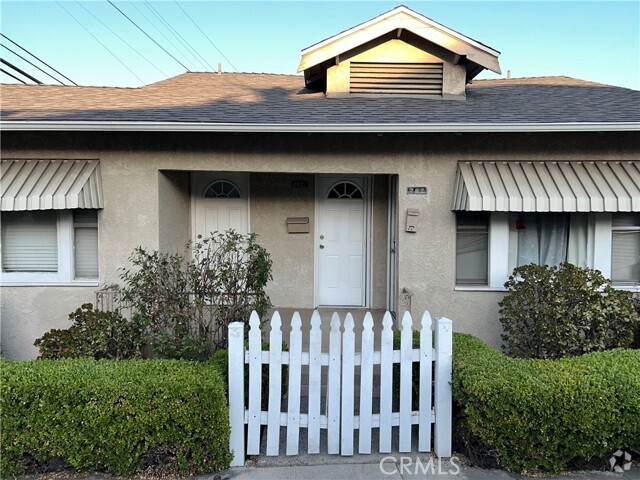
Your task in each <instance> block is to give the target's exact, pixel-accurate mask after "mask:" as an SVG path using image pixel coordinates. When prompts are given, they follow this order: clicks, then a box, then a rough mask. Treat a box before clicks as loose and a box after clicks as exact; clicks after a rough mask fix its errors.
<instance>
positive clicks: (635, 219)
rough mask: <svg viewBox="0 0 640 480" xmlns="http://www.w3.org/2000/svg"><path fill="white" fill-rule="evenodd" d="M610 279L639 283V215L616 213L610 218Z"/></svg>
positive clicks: (616, 281)
mask: <svg viewBox="0 0 640 480" xmlns="http://www.w3.org/2000/svg"><path fill="white" fill-rule="evenodd" d="M611 280H612V281H613V283H615V284H619V285H638V284H640V215H638V214H637V213H616V214H613V216H612V220H611Z"/></svg>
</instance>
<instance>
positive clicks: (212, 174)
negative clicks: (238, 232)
mask: <svg viewBox="0 0 640 480" xmlns="http://www.w3.org/2000/svg"><path fill="white" fill-rule="evenodd" d="M198 174H205V175H208V176H209V179H208V181H207V182H206V185H210V184H211V183H213V182H215V181H216V180H229V181H230V182H233V183H234V184H235V185H236V186H237V185H238V183H239V181H238V179H239V178H242V177H245V178H246V204H247V232H248V233H251V175H250V174H249V173H248V172H219V171H211V170H198V171H192V172H191V175H190V176H189V189H190V191H191V195H190V197H191V202H190V203H191V208H190V214H191V222H190V224H191V233H190V235H189V238H190V239H191V241H192V242H193V243H194V244H195V243H196V240H197V239H196V238H195V236H196V230H197V225H196V221H197V218H196V199H198V198H202V197H201V195H202V192H201V191H197V190H196V183H197V182H196V175H198ZM239 188H240V187H239ZM242 193H243V194H245V192H242Z"/></svg>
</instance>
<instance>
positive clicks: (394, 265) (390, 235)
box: [387, 175, 399, 316]
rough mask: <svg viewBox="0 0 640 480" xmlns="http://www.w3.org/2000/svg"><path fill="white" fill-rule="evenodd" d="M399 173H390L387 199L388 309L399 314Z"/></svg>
mask: <svg viewBox="0 0 640 480" xmlns="http://www.w3.org/2000/svg"><path fill="white" fill-rule="evenodd" d="M398 183H399V178H398V175H389V181H388V185H389V186H388V199H387V209H388V212H387V223H388V225H387V310H388V311H390V312H391V314H392V315H394V316H395V315H397V308H398V237H399V223H398V202H399V198H398Z"/></svg>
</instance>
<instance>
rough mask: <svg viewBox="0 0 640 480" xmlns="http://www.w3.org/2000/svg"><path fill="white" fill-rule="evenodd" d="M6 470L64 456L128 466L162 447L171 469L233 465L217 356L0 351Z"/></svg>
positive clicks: (124, 469) (1, 465)
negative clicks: (50, 356) (28, 355)
mask: <svg viewBox="0 0 640 480" xmlns="http://www.w3.org/2000/svg"><path fill="white" fill-rule="evenodd" d="M0 362H1V363H0V367H1V369H0V379H1V380H2V381H1V383H0V399H1V402H2V410H1V412H0V421H1V423H2V431H1V434H0V435H1V436H0V447H1V448H2V458H1V460H0V475H2V476H3V477H6V476H9V475H16V474H20V473H22V472H24V471H25V470H26V469H27V467H28V465H29V464H32V463H33V460H34V459H35V461H36V462H40V463H42V462H46V461H47V460H51V459H62V460H63V461H66V462H68V463H69V464H70V465H71V466H72V467H73V468H75V469H78V470H93V471H109V472H113V473H115V474H118V475H122V474H129V473H131V472H134V471H135V470H137V469H139V468H141V467H142V466H143V461H144V460H145V459H148V458H149V456H153V455H154V453H156V452H163V453H164V454H166V455H168V456H169V457H170V459H171V460H170V462H169V465H165V467H166V468H169V469H175V470H176V471H188V472H194V473H195V472H210V471H213V470H219V469H224V468H227V467H228V465H229V461H230V454H229V431H230V428H229V417H228V408H227V400H226V397H225V394H224V386H223V383H222V379H221V378H220V375H219V373H218V371H217V370H216V369H215V368H213V367H212V366H211V365H207V364H194V363H188V362H182V361H174V360H129V361H126V362H117V361H112V360H93V359H65V360H35V361H29V362H9V361H5V360H0Z"/></svg>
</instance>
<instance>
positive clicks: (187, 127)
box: [0, 120, 640, 133]
mask: <svg viewBox="0 0 640 480" xmlns="http://www.w3.org/2000/svg"><path fill="white" fill-rule="evenodd" d="M0 130H2V131H40V132H42V131H88V132H228V133H421V132H424V133H428V132H442V133H464V132H486V133H501V132H505V133H507V132H523V133H535V132H615V131H636V132H637V131H640V122H605V123H598V122H584V123H578V122H564V123H410V124H406V123H366V124H267V123H179V122H86V121H84V122H56V121H28V120H25V121H11V122H7V121H2V122H0Z"/></svg>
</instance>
